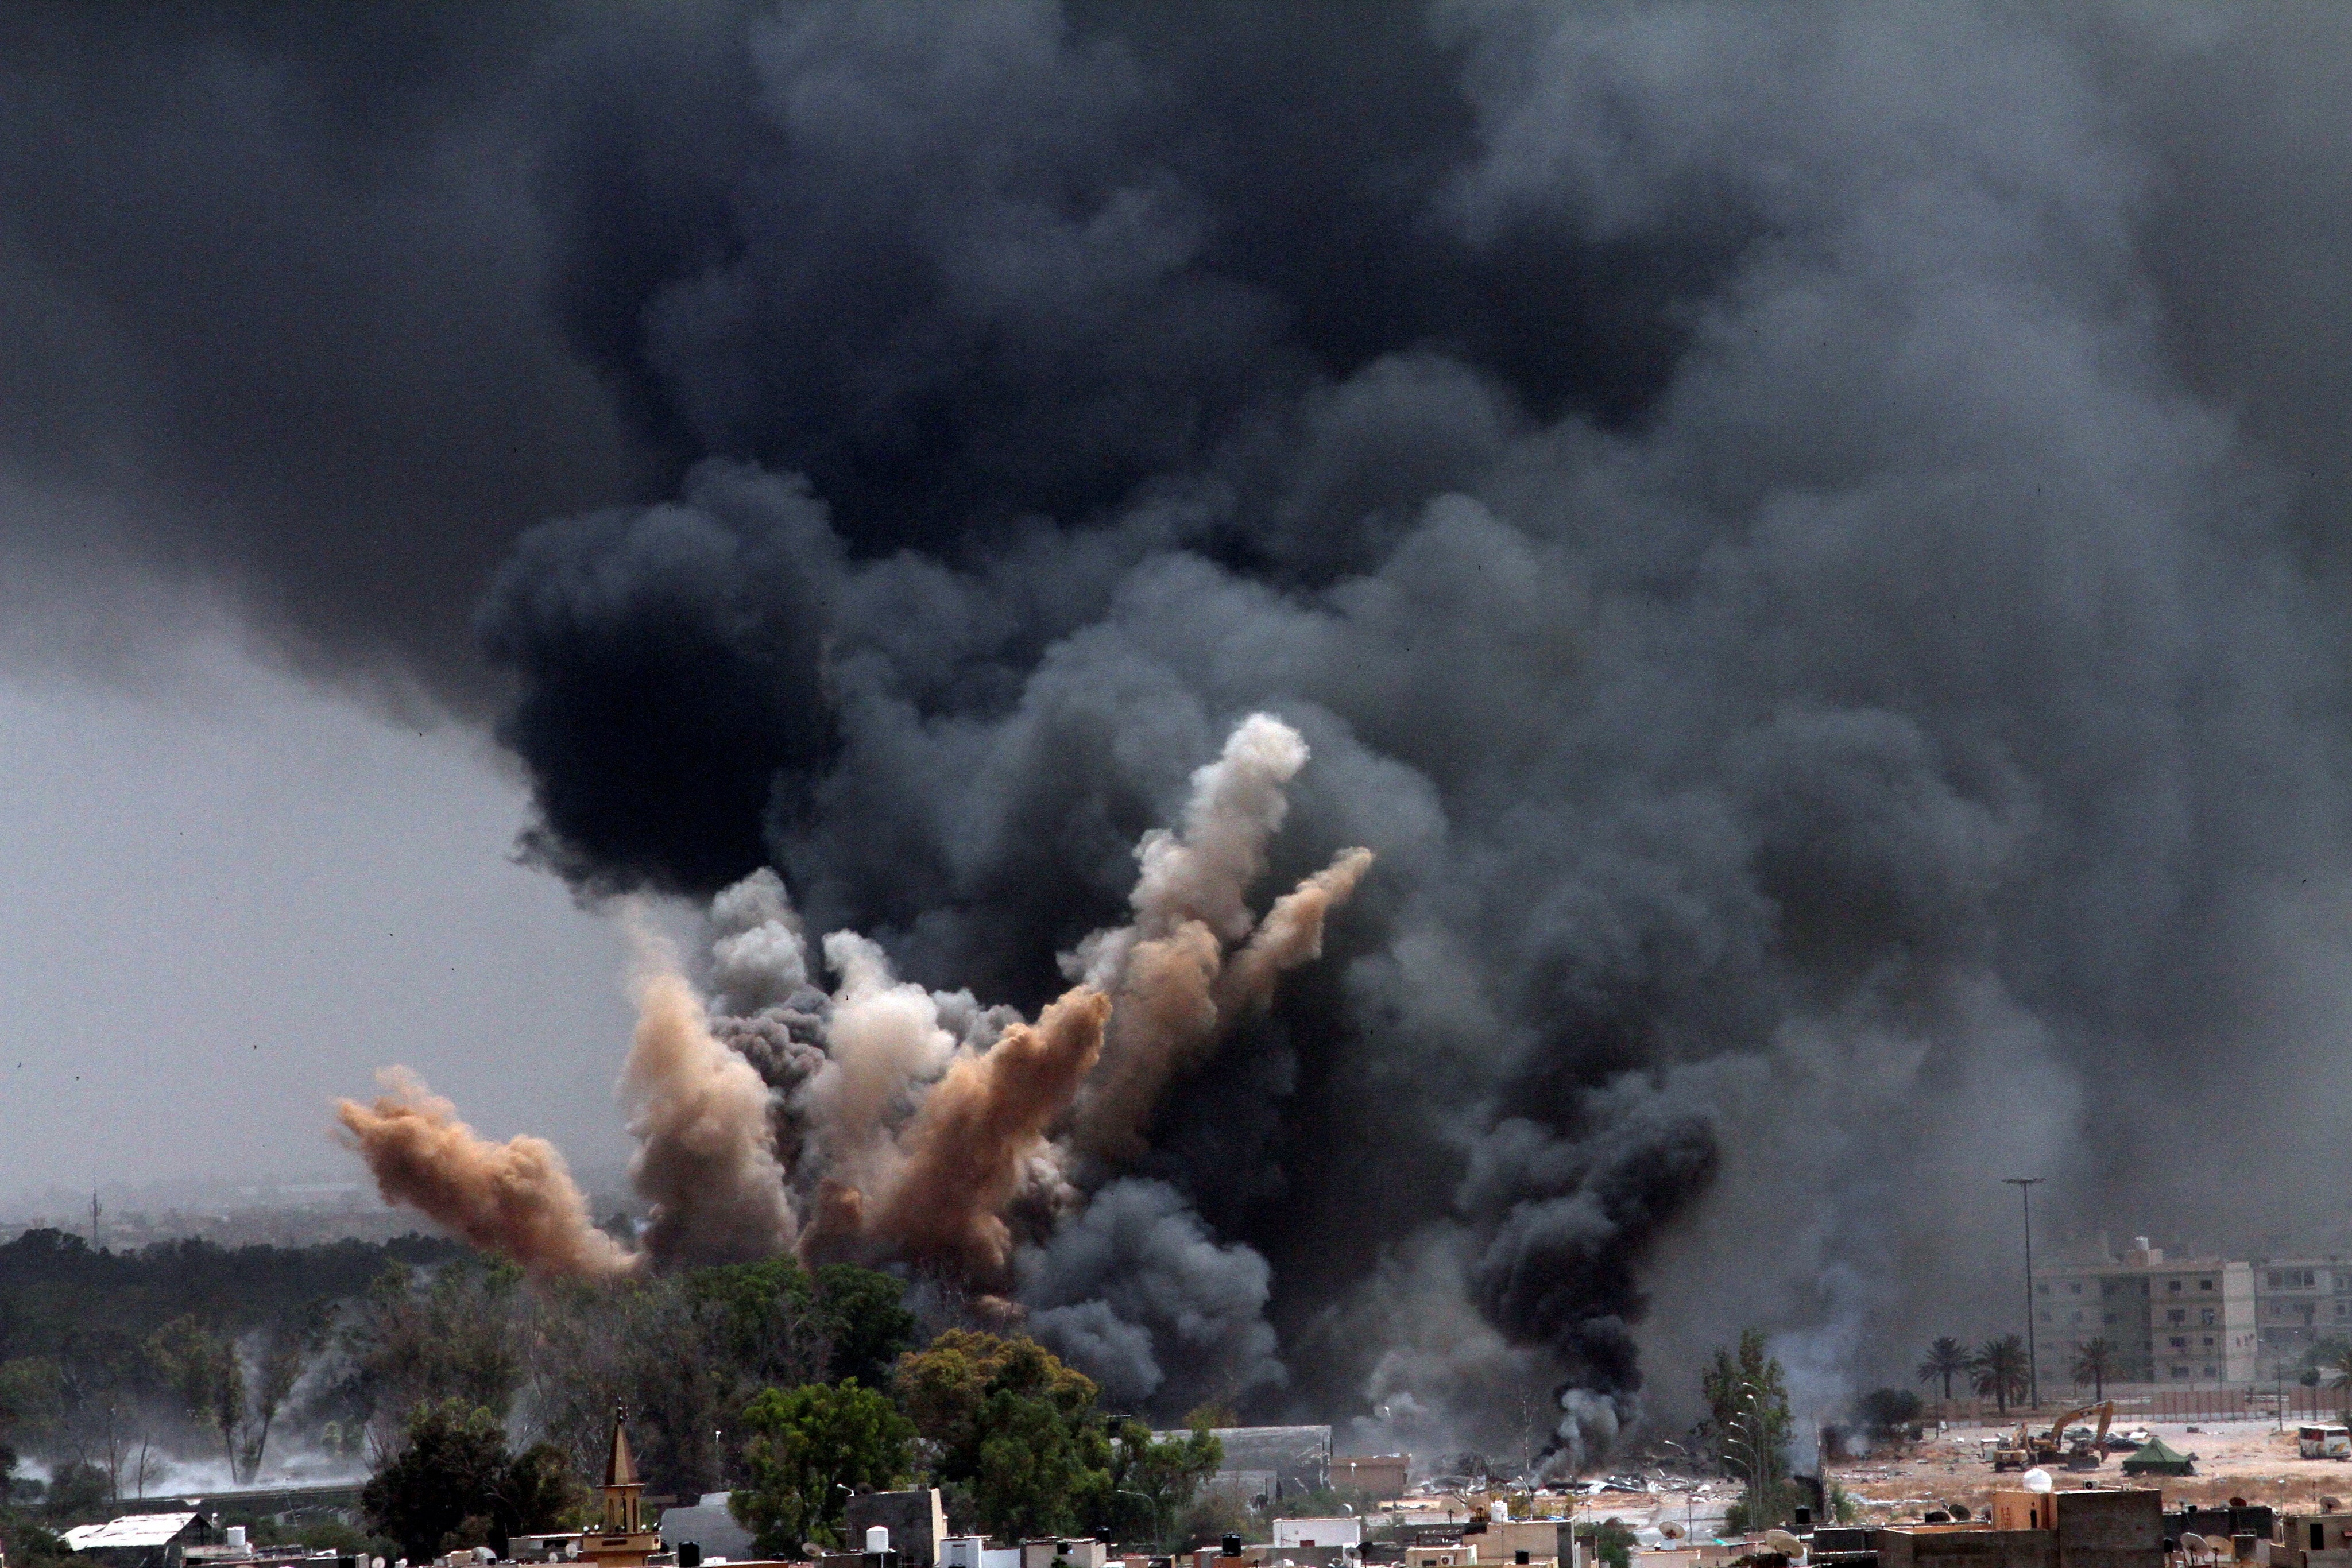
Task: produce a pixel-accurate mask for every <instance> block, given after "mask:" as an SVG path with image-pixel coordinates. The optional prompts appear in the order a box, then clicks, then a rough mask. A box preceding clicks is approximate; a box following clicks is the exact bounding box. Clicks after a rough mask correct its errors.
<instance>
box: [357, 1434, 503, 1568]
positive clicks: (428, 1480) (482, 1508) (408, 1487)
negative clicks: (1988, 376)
mask: <svg viewBox="0 0 2352 1568" xmlns="http://www.w3.org/2000/svg"><path fill="white" fill-rule="evenodd" d="M507 1471H508V1459H507V1452H506V1433H505V1431H504V1429H503V1428H501V1427H499V1418H498V1417H497V1416H494V1415H492V1414H491V1413H490V1412H489V1411H488V1409H485V1408H484V1407H483V1406H478V1405H467V1403H466V1402H465V1401H464V1400H462V1399H445V1400H441V1401H439V1402H437V1403H436V1404H432V1405H425V1406H419V1407H418V1408H417V1409H416V1410H415V1412H414V1414H413V1415H412V1416H411V1418H410V1420H409V1422H408V1427H407V1432H406V1436H405V1438H404V1441H403V1442H402V1443H401V1445H400V1447H399V1448H398V1450H397V1451H396V1452H394V1454H393V1455H392V1457H391V1458H389V1459H387V1460H386V1461H385V1462H384V1464H383V1466H382V1467H381V1468H379V1469H377V1471H376V1472H375V1474H374V1475H373V1476H371V1477H370V1478H369V1479H368V1483H367V1485H366V1486H365V1487H363V1488H362V1489H361V1491H360V1510H361V1511H362V1513H364V1514H365V1515H366V1516H367V1521H368V1528H369V1529H370V1530H372V1531H375V1532H376V1533H377V1534H379V1535H385V1536H389V1537H391V1538H392V1539H393V1540H394V1541H397V1542H400V1549H401V1551H402V1552H403V1553H404V1554H405V1555H406V1556H407V1558H408V1560H409V1561H410V1562H411V1563H425V1562H430V1561H431V1560H432V1559H433V1558H434V1557H436V1556H437V1555H438V1554H439V1553H440V1552H442V1551H443V1550H444V1548H443V1546H442V1542H443V1540H444V1539H445V1538H446V1537H449V1536H450V1535H452V1534H454V1533H460V1532H461V1530H462V1527H463V1526H464V1525H465V1524H466V1522H467V1520H468V1519H469V1518H480V1519H483V1520H488V1519H489V1518H490V1517H491V1516H492V1515H493V1514H494V1513H495V1511H497V1505H498V1499H499V1490H500V1488H501V1486H502V1485H503V1484H504V1483H505V1481H506V1480H507V1479H508V1476H507ZM466 1544H486V1545H498V1544H499V1542H495V1541H490V1542H467V1543H466Z"/></svg>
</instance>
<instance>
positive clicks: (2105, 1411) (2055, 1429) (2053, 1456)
mask: <svg viewBox="0 0 2352 1568" xmlns="http://www.w3.org/2000/svg"><path fill="white" fill-rule="evenodd" d="M2087 1416H2097V1417H2098V1418H2099V1429H2098V1430H2097V1431H2096V1432H2095V1433H2093V1434H2092V1435H2091V1436H2090V1437H2087V1438H2084V1437H2077V1438H2075V1439H2074V1442H2073V1443H2072V1444H2071V1445H2070V1444H2068V1442H2067V1441H2066V1428H2067V1427H2068V1426H2069V1425H2070V1424H2072V1423H2074V1422H2075V1421H2080V1420H2083V1419H2084V1418H2085V1417H2087ZM2115 1418H2116V1402H2115V1401H2114V1400H2112V1399H2103V1400H2101V1401H2099V1403H2097V1404H2096V1405H2085V1406H2082V1407H2081V1408H2079V1409H2074V1410H2069V1411H2067V1412H2066V1413H2065V1414H2064V1415H2063V1416H2059V1417H2058V1419H2056V1420H2055V1421H2053V1422H2051V1423H2050V1430H2049V1431H2047V1432H2035V1431H2032V1430H2030V1429H2029V1428H2028V1427H2026V1425H2025V1423H2024V1422H2022V1421H2020V1422H2019V1423H2018V1424H2017V1430H2016V1432H2015V1433H2014V1434H2012V1435H2011V1437H2009V1438H2008V1440H2007V1441H2005V1442H2003V1443H2001V1444H2000V1446H1999V1447H1997V1448H1994V1449H1993V1451H1992V1468H1993V1469H1996V1470H2021V1469H2026V1468H2028V1467H2029V1466H2032V1465H2054V1464H2057V1463H2058V1462H2059V1461H2061V1460H2063V1461H2064V1462H2065V1465H2066V1468H2067V1469H2070V1470H2095V1469H2098V1468H2099V1466H2100V1464H2101V1463H2103V1462H2104V1461H2105V1458H2106V1456H2107V1447H2106V1444H2107V1428H2108V1427H2110V1426H2112V1425H2113V1424H2114V1422H2115Z"/></svg>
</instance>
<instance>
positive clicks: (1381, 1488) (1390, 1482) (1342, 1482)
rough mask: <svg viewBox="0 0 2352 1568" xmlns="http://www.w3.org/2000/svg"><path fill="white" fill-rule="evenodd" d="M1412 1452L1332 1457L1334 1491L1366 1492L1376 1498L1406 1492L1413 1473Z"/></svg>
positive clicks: (1399, 1494) (1332, 1484) (1332, 1485)
mask: <svg viewBox="0 0 2352 1568" xmlns="http://www.w3.org/2000/svg"><path fill="white" fill-rule="evenodd" d="M1411 1474H1412V1455H1411V1454H1357V1455H1339V1454H1334V1455H1332V1456H1331V1490H1334V1491H1344V1492H1365V1493H1369V1494H1370V1495H1371V1496H1373V1497H1376V1498H1391V1497H1398V1496H1401V1495H1402V1493H1403V1491H1404V1489H1405V1483H1406V1481H1407V1479H1409V1477H1410V1476H1411Z"/></svg>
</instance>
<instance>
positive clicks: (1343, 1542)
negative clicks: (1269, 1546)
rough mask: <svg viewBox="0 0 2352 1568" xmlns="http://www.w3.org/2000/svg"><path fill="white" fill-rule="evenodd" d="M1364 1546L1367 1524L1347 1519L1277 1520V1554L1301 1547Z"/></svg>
mask: <svg viewBox="0 0 2352 1568" xmlns="http://www.w3.org/2000/svg"><path fill="white" fill-rule="evenodd" d="M1363 1543H1364V1521H1362V1520H1360V1519H1356V1518H1346V1519H1328V1518H1327V1519H1277V1520H1276V1521H1274V1548H1275V1550H1276V1551H1277V1552H1281V1551H1285V1550H1286V1549H1289V1548H1292V1547H1298V1546H1361V1545H1362V1544H1363Z"/></svg>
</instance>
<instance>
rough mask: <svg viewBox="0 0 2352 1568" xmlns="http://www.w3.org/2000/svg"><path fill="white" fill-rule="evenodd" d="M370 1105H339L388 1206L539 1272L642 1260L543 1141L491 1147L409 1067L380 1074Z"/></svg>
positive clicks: (524, 1139) (597, 1271) (568, 1272)
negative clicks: (593, 1214) (596, 1214)
mask: <svg viewBox="0 0 2352 1568" xmlns="http://www.w3.org/2000/svg"><path fill="white" fill-rule="evenodd" d="M376 1082H377V1084H378V1086H379V1087H380V1088H381V1089H382V1090H383V1092H382V1093H381V1094H379V1095H378V1096H377V1098H376V1101H375V1103H373V1104H372V1105H362V1104H360V1103H358V1102H357V1101H353V1100H344V1101H340V1102H338V1103H337V1104H336V1106H335V1116H336V1119H337V1120H338V1121H340V1122H341V1124H342V1125H343V1131H344V1135H345V1141H346V1142H347V1143H348V1144H349V1145H350V1146H351V1147H352V1148H353V1149H355V1150H357V1151H358V1152H359V1155H360V1157H361V1158H362V1159H363V1160H365V1161H366V1162H367V1166H368V1170H369V1171H370V1172H371V1173H372V1174H373V1176H374V1177H375V1185H376V1190H377V1191H378V1192H380V1193H382V1194H383V1199H384V1201H385V1202H386V1203H395V1204H404V1205H406V1206H407V1207H411V1208H414V1209H416V1210H418V1211H420V1212H421V1213H423V1214H425V1215H426V1216H427V1217H428V1218H431V1219H433V1220H434V1221H435V1222H436V1223H437V1224H439V1225H440V1226H441V1227H443V1228H445V1229H447V1230H450V1231H453V1232H455V1233H456V1234H457V1235H458V1236H461V1237H463V1238H464V1239H466V1240H467V1241H469V1242H471V1243H472V1244H473V1245H475V1246H476V1247H479V1248H481V1249H484V1250H485V1251H489V1252H496V1253H499V1255H501V1256H503V1257H506V1258H509V1259H511V1260H514V1261H515V1262H516V1263H518V1264H520V1266H521V1267H522V1269H523V1270H524V1271H525V1272H527V1273H530V1274H532V1275H535V1276H537V1277H539V1278H541V1279H550V1278H555V1277H558V1276H572V1277H584V1278H604V1277H609V1276H611V1275H614V1274H621V1273H625V1272H627V1271H628V1270H631V1269H634V1268H635V1267H637V1266H638V1264H639V1263H640V1262H641V1261H642V1260H641V1259H640V1258H639V1257H638V1256H637V1255H636V1254H635V1253H632V1252H630V1251H628V1250H627V1249H625V1248H623V1247H622V1246H621V1245H620V1243H618V1242H616V1241H614V1239H612V1238H611V1237H609V1236H607V1235H605V1234H604V1232H603V1231H601V1230H599V1229H597V1228H595V1227H594V1226H593V1225H592V1224H590V1223H589V1220H588V1202H587V1199H586V1198H584V1197H582V1196H581V1193H580V1188H579V1187H578V1186H575V1185H573V1183H572V1174H571V1172H570V1171H568V1170H567V1169H565V1168H564V1164H563V1156H562V1155H560V1154H558V1153H557V1152H556V1149H555V1145H552V1144H551V1143H549V1142H548V1141H547V1140H546V1139H544V1138H534V1137H530V1136H528V1135H518V1136H516V1137H513V1138H509V1139H508V1140H507V1141H506V1142H505V1143H503V1144H494V1143H492V1142H490V1141H489V1140H488V1138H485V1137H483V1136H481V1135H480V1134H478V1133H476V1132H475V1131H474V1129H473V1128H471V1127H469V1126H467V1125H466V1124H465V1123H463V1122H461V1121H459V1120H458V1119H457V1106H455V1105H453V1104H451V1103H449V1102H448V1101H447V1100H445V1099H443V1098H442V1097H441V1096H440V1095H438V1094H436V1093H434V1092H432V1091H431V1090H430V1089H428V1088H426V1087H425V1081H424V1080H423V1079H421V1078H419V1077H417V1076H416V1075H415V1073H413V1072H411V1071H408V1070H407V1069H406V1068H404V1067H391V1068H386V1069H385V1070H384V1071H382V1072H381V1073H379V1074H377V1076H376Z"/></svg>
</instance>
